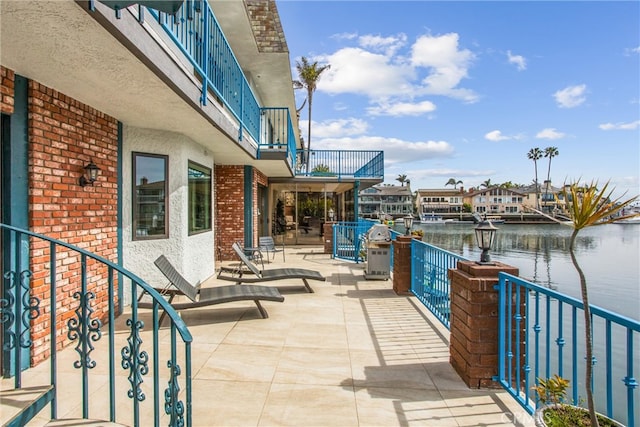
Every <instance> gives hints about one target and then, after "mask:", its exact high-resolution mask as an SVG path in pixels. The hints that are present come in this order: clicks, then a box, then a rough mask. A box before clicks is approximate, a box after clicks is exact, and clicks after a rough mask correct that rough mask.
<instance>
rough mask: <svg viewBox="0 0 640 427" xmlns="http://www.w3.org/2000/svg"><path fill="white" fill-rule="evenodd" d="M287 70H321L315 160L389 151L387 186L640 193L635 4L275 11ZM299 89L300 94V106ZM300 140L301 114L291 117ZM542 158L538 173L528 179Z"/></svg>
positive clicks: (639, 9) (340, 5)
mask: <svg viewBox="0 0 640 427" xmlns="http://www.w3.org/2000/svg"><path fill="white" fill-rule="evenodd" d="M277 7H278V11H279V13H280V18H281V21H282V25H283V29H284V32H285V36H286V38H287V43H288V45H289V51H290V56H291V61H292V67H294V68H293V70H292V74H293V77H294V79H296V78H297V72H296V70H295V63H296V61H298V60H299V59H300V57H301V56H306V57H307V58H309V59H310V60H312V61H318V62H319V64H321V65H322V64H330V65H331V68H330V69H329V70H327V71H325V73H323V75H322V77H321V79H320V81H319V83H318V88H317V90H316V92H315V93H314V98H313V111H312V130H311V148H312V149H353V150H384V151H385V183H388V184H399V182H398V181H396V178H397V177H398V175H399V174H406V175H407V177H408V178H409V179H410V180H411V188H412V189H413V190H416V189H418V188H443V187H444V184H445V183H446V182H447V181H448V180H449V178H455V179H456V180H460V181H463V186H464V187H465V188H469V187H472V186H478V185H479V184H480V183H482V182H484V181H486V180H487V179H490V180H491V182H492V183H502V182H505V181H512V182H513V183H517V184H530V183H532V182H533V180H534V164H533V161H531V160H529V159H528V158H527V152H528V151H529V150H530V149H531V148H534V147H539V148H540V149H544V148H545V147H549V146H553V147H556V148H557V149H558V151H559V155H558V156H557V157H554V158H553V159H552V162H551V179H552V182H553V183H554V184H555V185H557V186H560V185H561V184H562V183H564V182H565V181H573V180H577V179H581V180H582V181H591V180H598V181H599V182H605V181H607V180H610V181H611V184H612V185H613V186H615V187H616V189H617V190H618V191H617V192H616V193H621V192H623V191H628V194H627V195H636V194H639V193H640V178H639V175H640V77H639V76H640V2H638V1H633V2H621V1H607V2H591V1H586V2H578V1H569V2H557V1H535V2H521V1H497V2H485V1H470V2H458V1H406V2H404V1H292V0H279V1H278V2H277ZM305 95H306V93H305V91H297V93H296V99H297V104H298V105H301V103H302V101H303V100H304V98H305ZM300 118H301V124H300V127H301V129H302V134H303V135H304V136H305V139H306V132H307V131H306V129H307V120H308V115H307V108H306V106H305V108H304V109H303V110H302V112H301V116H300ZM547 167H548V159H546V158H543V159H541V160H539V161H538V179H539V181H540V182H542V181H544V179H546V176H547Z"/></svg>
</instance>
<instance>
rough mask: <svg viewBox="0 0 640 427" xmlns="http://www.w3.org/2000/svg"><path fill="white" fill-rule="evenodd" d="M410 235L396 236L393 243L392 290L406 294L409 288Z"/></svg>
mask: <svg viewBox="0 0 640 427" xmlns="http://www.w3.org/2000/svg"><path fill="white" fill-rule="evenodd" d="M411 240H413V239H412V237H411V236H398V237H396V241H395V242H394V243H393V290H394V291H395V293H396V294H398V295H406V294H408V293H409V291H410V290H411Z"/></svg>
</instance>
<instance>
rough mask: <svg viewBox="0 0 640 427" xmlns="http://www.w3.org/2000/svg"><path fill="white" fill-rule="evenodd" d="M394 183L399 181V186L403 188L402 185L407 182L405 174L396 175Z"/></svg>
mask: <svg viewBox="0 0 640 427" xmlns="http://www.w3.org/2000/svg"><path fill="white" fill-rule="evenodd" d="M396 181H399V182H400V184H402V186H403V187H404V183H405V182H407V175H405V174H401V175H398V177H397V178H396Z"/></svg>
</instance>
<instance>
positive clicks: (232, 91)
mask: <svg viewBox="0 0 640 427" xmlns="http://www.w3.org/2000/svg"><path fill="white" fill-rule="evenodd" d="M93 1H94V0H91V1H90V9H91V10H93V8H94V6H93ZM138 10H139V15H138V20H139V21H140V22H143V21H144V19H145V18H144V11H147V12H148V13H149V14H150V15H151V16H152V17H153V18H154V19H155V20H156V21H157V22H158V24H159V25H160V26H161V27H162V29H163V30H164V31H165V33H166V34H167V36H168V37H169V38H170V39H171V41H172V42H173V43H174V44H175V46H176V47H177V48H178V49H179V50H180V52H182V54H184V56H185V57H186V59H187V60H188V61H189V63H190V64H191V65H192V66H193V68H194V72H195V73H196V74H197V75H198V76H199V77H200V79H201V80H202V89H201V92H200V103H201V104H202V105H206V104H207V96H208V94H209V92H211V93H212V94H213V95H214V96H215V97H216V98H217V99H218V101H219V102H221V103H222V104H224V106H225V107H226V109H227V110H228V111H229V112H230V113H231V115H232V116H233V117H234V118H235V119H236V120H237V121H238V125H239V129H238V136H237V138H238V140H239V141H242V140H243V139H244V138H245V133H246V134H248V135H249V136H250V137H251V138H252V139H253V141H255V143H256V144H257V145H258V149H260V148H261V147H263V148H264V147H268V146H270V145H272V144H271V142H273V141H271V140H270V138H272V136H273V135H272V134H270V133H269V132H266V133H265V132H264V130H265V128H267V129H268V126H269V123H268V122H269V118H270V117H269V115H267V116H266V117H265V114H264V111H265V110H267V111H269V110H270V109H268V108H261V106H260V104H259V103H258V100H257V98H256V96H255V94H254V93H253V90H252V89H251V85H250V84H249V81H248V80H247V78H246V76H245V74H244V72H243V70H242V68H241V67H240V64H239V63H238V61H237V58H236V57H235V55H234V53H233V50H232V49H231V46H230V45H229V43H228V41H227V39H226V37H225V35H224V33H223V32H222V29H221V27H220V25H219V23H218V21H217V20H216V18H215V15H214V14H213V11H212V9H211V6H210V5H209V1H208V0H193V1H192V0H187V1H185V3H184V4H183V5H182V7H181V8H180V9H179V10H178V12H177V13H176V14H175V15H169V14H166V13H162V12H158V11H157V10H155V9H152V8H146V7H143V6H139V9H138ZM116 16H117V17H118V18H120V16H121V12H120V10H117V11H116ZM276 110H277V108H276ZM281 110H286V114H287V120H284V121H282V122H281V123H279V124H278V126H279V125H282V126H286V131H285V132H282V134H283V136H286V140H285V139H281V141H285V142H284V145H283V148H284V149H285V150H286V159H287V160H288V161H289V164H290V166H291V168H292V169H293V168H294V167H295V163H294V162H295V155H294V153H295V150H296V147H297V145H296V138H295V136H296V134H295V132H294V128H293V125H292V123H291V120H290V117H289V110H288V109H287V108H281ZM278 132H279V131H278ZM265 138H266V139H265ZM259 154H260V151H258V155H259Z"/></svg>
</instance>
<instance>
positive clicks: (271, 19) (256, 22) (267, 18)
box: [245, 0, 289, 53]
mask: <svg viewBox="0 0 640 427" xmlns="http://www.w3.org/2000/svg"><path fill="white" fill-rule="evenodd" d="M245 6H246V8H247V13H248V15H249V19H250V21H251V30H252V31H253V37H254V38H255V40H256V45H257V46H258V51H259V52H262V53H267V52H271V53H283V52H289V48H288V47H287V40H286V39H285V36H284V31H283V30H282V23H281V22H280V15H279V14H278V9H277V7H276V2H275V1H273V0H266V1H265V0H247V1H245Z"/></svg>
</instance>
